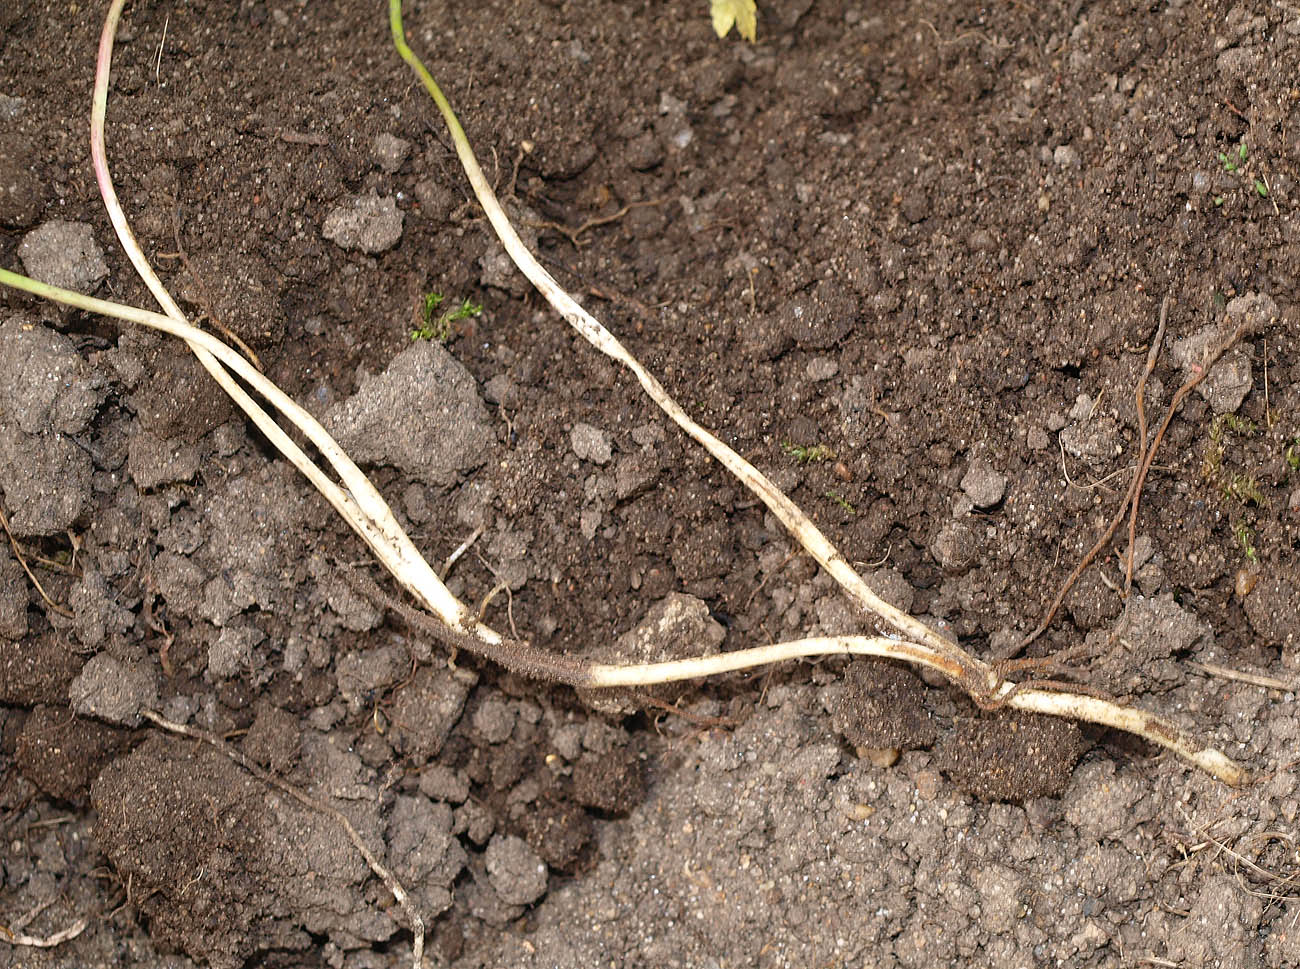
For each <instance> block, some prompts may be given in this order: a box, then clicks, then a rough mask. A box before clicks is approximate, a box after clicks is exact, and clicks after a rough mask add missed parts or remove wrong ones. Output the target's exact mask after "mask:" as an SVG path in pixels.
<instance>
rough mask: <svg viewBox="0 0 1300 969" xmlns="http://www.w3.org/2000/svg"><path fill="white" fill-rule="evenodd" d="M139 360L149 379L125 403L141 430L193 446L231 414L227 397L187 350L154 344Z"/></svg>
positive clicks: (232, 406)
mask: <svg viewBox="0 0 1300 969" xmlns="http://www.w3.org/2000/svg"><path fill="white" fill-rule="evenodd" d="M124 342H127V341H126V339H125V338H124ZM142 359H143V365H144V371H145V372H147V373H148V374H149V377H148V379H147V380H144V381H142V382H141V383H140V384H139V385H138V386H136V387H135V388H134V389H133V390H132V392H131V394H130V395H129V397H128V398H127V401H128V403H129V405H130V407H131V408H132V409H133V410H134V411H135V414H136V417H137V419H138V420H139V426H140V427H141V428H143V429H144V430H146V431H151V432H152V433H154V434H155V435H157V436H158V437H159V438H160V439H163V440H167V439H170V438H180V439H181V440H182V441H185V442H190V443H193V442H195V441H198V440H199V439H200V438H201V437H203V436H204V435H205V434H207V433H208V432H209V431H212V430H214V429H215V428H218V427H220V426H221V425H222V424H224V423H225V422H226V421H228V420H230V419H231V417H232V416H233V415H234V405H233V404H232V403H231V402H230V398H229V397H227V396H226V395H225V393H224V392H222V390H221V388H220V387H219V386H217V384H216V382H215V381H214V380H213V379H212V377H211V376H210V375H209V374H208V372H207V371H206V370H204V369H203V367H202V366H201V365H200V364H199V362H198V360H197V359H195V357H194V355H193V354H192V353H190V352H189V351H188V350H187V349H185V348H183V347H173V346H171V345H170V344H166V345H163V346H158V345H154V346H151V347H150V348H149V349H148V350H146V352H145V353H144V354H143V358H142Z"/></svg>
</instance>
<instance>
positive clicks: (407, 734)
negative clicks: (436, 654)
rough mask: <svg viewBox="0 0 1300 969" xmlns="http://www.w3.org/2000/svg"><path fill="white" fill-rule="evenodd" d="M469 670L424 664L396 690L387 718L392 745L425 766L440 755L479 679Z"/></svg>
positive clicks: (414, 762)
mask: <svg viewBox="0 0 1300 969" xmlns="http://www.w3.org/2000/svg"><path fill="white" fill-rule="evenodd" d="M476 679H477V678H476V677H475V676H474V674H472V673H470V672H469V671H468V670H457V671H452V670H449V669H446V668H442V669H438V668H429V667H421V668H420V669H419V670H417V671H416V673H415V676H413V677H412V678H411V681H410V682H409V683H407V684H406V685H405V686H403V687H402V688H401V689H399V690H397V691H395V692H394V694H393V697H392V703H391V706H390V707H389V709H388V718H389V722H390V724H391V727H390V730H391V732H390V734H389V741H390V742H391V743H392V745H393V749H394V750H396V751H398V752H399V753H401V754H403V755H404V756H406V757H408V758H409V759H410V760H411V762H412V763H413V764H414V765H415V766H416V767H419V766H422V765H423V764H425V763H426V762H427V761H428V760H429V759H430V758H432V757H435V756H437V754H438V752H439V751H440V750H442V745H443V744H444V743H445V742H446V740H447V737H448V735H450V733H451V730H452V727H454V726H455V725H456V722H457V721H458V720H459V719H460V714H461V711H462V710H463V709H464V707H465V700H466V698H467V697H468V696H469V691H470V689H471V688H472V687H473V685H474V683H475V682H476Z"/></svg>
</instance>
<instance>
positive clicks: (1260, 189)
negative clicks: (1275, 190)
mask: <svg viewBox="0 0 1300 969" xmlns="http://www.w3.org/2000/svg"><path fill="white" fill-rule="evenodd" d="M1255 194H1256V195H1258V196H1259V197H1260V198H1262V199H1266V198H1268V183H1267V182H1265V181H1264V180H1263V179H1262V178H1257V179H1255Z"/></svg>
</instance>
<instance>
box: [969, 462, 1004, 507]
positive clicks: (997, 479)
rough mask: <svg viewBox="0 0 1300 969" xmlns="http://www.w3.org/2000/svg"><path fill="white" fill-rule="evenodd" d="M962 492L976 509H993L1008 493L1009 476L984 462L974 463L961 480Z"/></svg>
mask: <svg viewBox="0 0 1300 969" xmlns="http://www.w3.org/2000/svg"><path fill="white" fill-rule="evenodd" d="M961 490H962V491H964V492H965V493H966V497H968V498H969V499H970V500H971V502H972V503H973V504H974V505H975V507H976V508H991V507H992V506H993V505H996V504H997V503H998V502H999V501H1001V500H1002V496H1003V495H1005V494H1006V493H1007V476H1006V475H1005V474H1002V473H1001V472H1000V471H995V470H994V469H993V468H992V467H990V466H989V465H988V464H987V463H986V462H984V461H979V460H976V461H972V462H971V465H970V468H969V469H968V470H967V471H966V475H965V476H964V477H963V478H962V479H961Z"/></svg>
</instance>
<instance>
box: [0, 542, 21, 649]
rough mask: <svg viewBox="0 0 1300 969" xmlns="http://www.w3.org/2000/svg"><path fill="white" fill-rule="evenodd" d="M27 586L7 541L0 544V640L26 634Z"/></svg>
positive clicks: (19, 637) (16, 637)
mask: <svg viewBox="0 0 1300 969" xmlns="http://www.w3.org/2000/svg"><path fill="white" fill-rule="evenodd" d="M27 588H28V586H27V575H26V573H25V572H23V567H22V566H21V565H19V564H18V560H17V559H16V558H14V557H13V553H12V552H10V551H9V545H8V543H5V544H2V545H0V640H6V639H10V640H18V639H22V638H23V636H25V635H26V634H27V598H28V596H27Z"/></svg>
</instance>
